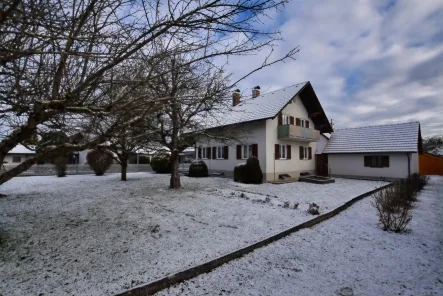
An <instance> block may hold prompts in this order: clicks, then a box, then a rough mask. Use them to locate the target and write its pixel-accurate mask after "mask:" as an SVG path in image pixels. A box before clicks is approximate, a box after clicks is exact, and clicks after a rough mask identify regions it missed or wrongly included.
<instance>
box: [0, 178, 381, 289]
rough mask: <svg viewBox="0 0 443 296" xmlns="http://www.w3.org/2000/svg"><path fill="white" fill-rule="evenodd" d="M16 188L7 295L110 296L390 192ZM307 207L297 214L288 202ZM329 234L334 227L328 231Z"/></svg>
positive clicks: (2, 215) (156, 185)
mask: <svg viewBox="0 0 443 296" xmlns="http://www.w3.org/2000/svg"><path fill="white" fill-rule="evenodd" d="M119 178H120V176H119V175H118V174H110V175H107V176H103V177H96V176H92V175H80V176H79V175H77V176H68V177H66V178H56V177H21V178H14V179H13V180H11V181H10V182H7V183H6V184H4V185H2V186H1V187H0V192H1V193H2V194H6V195H7V197H6V198H0V209H1V210H0V232H1V235H2V237H4V239H3V240H4V243H2V244H1V245H0V263H1V264H0V294H3V295H38V294H40V293H42V294H44V295H110V294H115V293H118V292H122V291H124V290H127V289H130V288H132V287H134V286H137V285H140V284H143V283H147V282H150V281H152V280H154V279H158V278H161V277H163V276H165V275H168V274H171V273H174V272H177V271H179V270H182V269H185V268H187V267H191V266H194V265H197V264H201V263H203V262H205V261H208V260H209V259H212V258H215V257H217V256H220V255H223V254H225V253H228V252H231V251H233V250H236V249H238V248H240V247H243V246H245V245H248V244H251V243H253V242H256V241H258V240H260V239H263V238H265V237H268V236H270V235H272V234H275V233H277V232H279V231H282V230H284V229H286V228H288V227H291V226H294V225H296V224H299V223H301V222H303V221H306V220H308V219H311V218H312V217H313V216H311V215H308V214H307V213H306V209H307V208H308V205H307V204H308V203H309V202H315V203H317V204H319V205H320V212H327V211H330V210H332V209H333V208H335V207H337V206H339V205H341V204H343V203H344V202H346V201H347V200H349V199H351V198H353V197H355V196H357V195H360V194H362V193H364V192H367V191H369V190H372V189H374V188H376V187H379V186H381V185H384V184H385V183H382V182H374V181H358V180H346V179H337V181H336V183H334V184H327V185H317V184H309V183H298V182H297V183H291V184H283V185H273V184H262V185H244V184H238V183H234V182H233V181H231V180H228V179H223V178H203V179H192V178H187V177H183V178H182V183H183V187H184V188H183V189H181V190H168V189H167V186H168V184H169V176H166V175H156V174H150V173H135V174H128V178H129V180H128V181H127V182H121V181H119ZM286 201H288V202H290V206H291V207H292V206H293V204H294V203H295V202H298V203H300V206H299V208H298V209H293V208H290V209H288V208H283V206H282V205H283V203H284V202H286ZM327 224H329V222H327Z"/></svg>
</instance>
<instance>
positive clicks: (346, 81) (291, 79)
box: [229, 0, 443, 136]
mask: <svg viewBox="0 0 443 296" xmlns="http://www.w3.org/2000/svg"><path fill="white" fill-rule="evenodd" d="M271 17H272V18H271V19H269V20H266V22H265V24H264V25H265V26H267V27H269V28H275V29H278V30H280V31H281V32H282V37H283V38H284V41H282V42H280V43H279V46H278V49H277V50H276V54H277V55H278V54H280V55H282V54H283V53H284V52H287V51H288V50H289V49H290V48H293V47H295V46H300V52H299V53H298V54H297V55H296V59H297V60H296V61H291V62H288V63H285V64H278V65H275V66H272V67H270V68H267V69H264V70H262V71H260V72H258V73H256V74H254V75H253V76H250V77H248V79H247V80H246V81H243V82H241V83H240V85H239V86H240V88H241V89H242V90H243V91H246V90H247V91H248V92H249V91H250V89H251V88H252V87H253V86H255V85H260V86H261V88H262V90H268V91H269V90H274V89H278V88H282V87H285V86H289V85H292V84H296V83H299V82H303V81H307V80H309V81H311V83H312V85H313V87H314V90H315V91H316V93H317V96H318V97H319V99H320V102H321V103H322V105H323V108H324V109H325V111H326V114H327V115H328V117H329V118H332V119H333V120H334V122H335V123H336V127H337V128H346V127H357V126H364V125H377V124H389V123H399V122H408V121H420V122H421V126H422V134H423V135H425V136H428V135H434V134H443V0H416V1H415V0H398V1H394V0H393V1H388V0H349V1H345V0H336V1H332V0H330V1H327V0H325V1H321V0H318V1H312V0H306V1H300V0H293V1H291V2H290V3H289V4H288V5H286V7H285V9H284V10H283V11H281V12H279V13H273V14H272V15H271ZM265 55H266V53H265V52H263V53H259V54H257V55H255V56H250V57H237V58H234V59H232V60H230V66H229V70H230V71H232V72H233V73H234V77H235V75H239V74H244V73H245V71H247V70H248V69H251V68H252V67H253V66H257V65H259V64H260V63H261V62H262V61H263V57H264V56H265ZM248 89H249V90H248Z"/></svg>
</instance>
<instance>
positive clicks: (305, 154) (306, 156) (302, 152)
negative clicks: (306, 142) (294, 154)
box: [299, 146, 312, 159]
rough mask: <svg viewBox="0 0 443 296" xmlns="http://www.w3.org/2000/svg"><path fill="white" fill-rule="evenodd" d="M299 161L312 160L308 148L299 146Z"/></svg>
mask: <svg viewBox="0 0 443 296" xmlns="http://www.w3.org/2000/svg"><path fill="white" fill-rule="evenodd" d="M299 151H300V159H312V148H311V147H308V146H300V150H299Z"/></svg>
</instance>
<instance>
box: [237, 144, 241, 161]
mask: <svg viewBox="0 0 443 296" xmlns="http://www.w3.org/2000/svg"><path fill="white" fill-rule="evenodd" d="M237 159H241V145H237Z"/></svg>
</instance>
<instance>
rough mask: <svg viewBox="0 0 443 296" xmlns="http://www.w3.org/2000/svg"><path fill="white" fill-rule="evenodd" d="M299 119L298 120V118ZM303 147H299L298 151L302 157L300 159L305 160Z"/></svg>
mask: <svg viewBox="0 0 443 296" xmlns="http://www.w3.org/2000/svg"><path fill="white" fill-rule="evenodd" d="M297 119H298V118H297ZM303 150H304V149H303V146H300V147H298V151H299V154H300V155H299V156H300V159H303Z"/></svg>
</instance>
